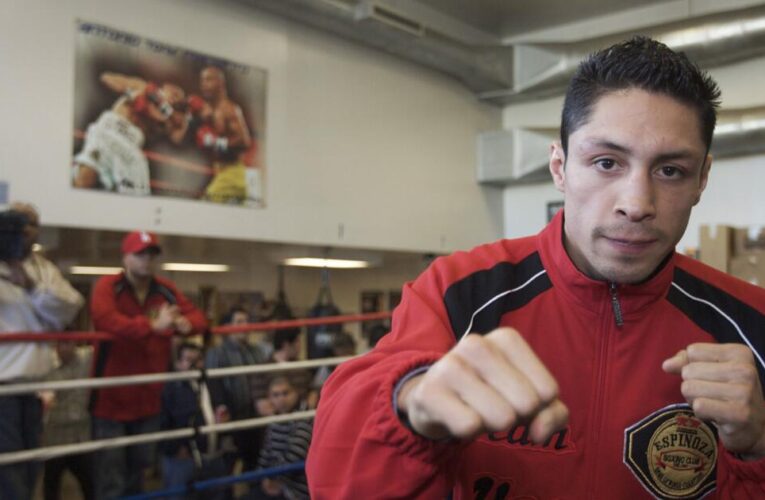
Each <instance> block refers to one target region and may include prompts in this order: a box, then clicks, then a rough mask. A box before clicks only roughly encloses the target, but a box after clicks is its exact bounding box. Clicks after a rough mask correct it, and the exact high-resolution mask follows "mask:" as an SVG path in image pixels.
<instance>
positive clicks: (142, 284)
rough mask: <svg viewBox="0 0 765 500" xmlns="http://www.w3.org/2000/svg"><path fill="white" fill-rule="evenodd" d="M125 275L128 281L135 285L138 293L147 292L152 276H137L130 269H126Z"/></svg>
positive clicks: (134, 287)
mask: <svg viewBox="0 0 765 500" xmlns="http://www.w3.org/2000/svg"><path fill="white" fill-rule="evenodd" d="M125 277H126V278H127V280H128V282H129V283H130V284H131V285H132V286H133V289H134V290H135V291H136V293H139V292H144V293H145V292H146V291H147V290H148V289H149V285H150V284H151V280H152V276H136V275H135V274H133V273H131V272H130V271H127V270H126V271H125Z"/></svg>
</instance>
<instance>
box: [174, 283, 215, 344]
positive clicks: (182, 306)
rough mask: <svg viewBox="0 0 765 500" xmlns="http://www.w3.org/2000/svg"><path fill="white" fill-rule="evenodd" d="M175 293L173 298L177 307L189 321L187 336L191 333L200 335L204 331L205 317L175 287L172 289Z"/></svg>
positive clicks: (205, 327) (205, 326) (205, 325)
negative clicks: (189, 328)
mask: <svg viewBox="0 0 765 500" xmlns="http://www.w3.org/2000/svg"><path fill="white" fill-rule="evenodd" d="M173 292H174V293H175V298H176V300H177V301H178V309H179V310H180V312H181V314H183V315H184V316H186V319H188V320H189V321H190V322H191V332H189V334H188V335H189V336H191V335H201V334H203V333H204V331H205V330H206V329H207V319H206V318H205V315H204V314H203V313H202V311H200V310H199V309H197V307H196V306H195V305H194V304H192V303H191V301H190V300H189V299H188V298H186V296H185V295H183V293H181V291H180V290H178V289H175V290H173Z"/></svg>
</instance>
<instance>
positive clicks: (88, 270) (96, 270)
mask: <svg viewBox="0 0 765 500" xmlns="http://www.w3.org/2000/svg"><path fill="white" fill-rule="evenodd" d="M121 271H122V268H121V267H108V266H72V267H70V268H69V274H95V275H101V274H117V273H119V272H121Z"/></svg>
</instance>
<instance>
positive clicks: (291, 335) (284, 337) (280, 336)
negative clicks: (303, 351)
mask: <svg viewBox="0 0 765 500" xmlns="http://www.w3.org/2000/svg"><path fill="white" fill-rule="evenodd" d="M298 335H300V328H284V329H281V330H276V331H275V332H274V350H275V351H278V350H279V349H281V348H282V347H284V344H292V343H293V342H295V341H296V340H297V338H298Z"/></svg>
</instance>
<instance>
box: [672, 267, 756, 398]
mask: <svg viewBox="0 0 765 500" xmlns="http://www.w3.org/2000/svg"><path fill="white" fill-rule="evenodd" d="M675 285H677V286H675ZM678 286H679V287H680V288H682V289H683V290H685V291H686V292H687V293H688V294H690V295H692V296H694V297H696V298H698V299H701V300H704V301H706V302H708V303H704V302H699V300H694V299H692V298H690V297H688V296H687V295H686V294H684V293H683V292H682V291H680V290H678V288H677V287H678ZM667 300H668V301H669V302H670V303H671V304H672V305H673V306H675V307H677V308H678V309H679V310H680V311H681V312H682V313H683V314H685V315H686V316H687V317H688V319H690V320H691V321H693V322H694V323H695V324H696V325H697V326H698V327H699V328H701V329H702V330H704V331H705V332H707V333H709V334H710V335H712V336H713V337H714V338H715V340H716V341H717V342H719V343H721V344H723V343H739V344H746V342H745V341H744V339H743V338H742V337H741V335H742V334H743V335H744V337H746V338H747V339H748V340H749V342H750V343H751V345H752V347H753V348H754V350H755V351H756V352H757V354H759V355H760V357H762V356H763V353H765V315H763V314H762V313H761V312H759V311H757V310H756V309H754V308H753V307H751V306H749V305H747V304H744V303H743V302H741V301H740V300H738V299H737V298H736V297H734V296H732V295H730V294H729V293H726V292H724V291H722V290H720V289H719V288H716V287H714V286H713V285H711V284H709V283H707V282H706V281H703V280H701V279H699V278H697V277H696V276H693V275H692V274H689V273H688V272H687V271H683V270H682V269H679V268H675V274H674V277H673V286H671V287H670V289H669V293H668V294H667ZM710 304H711V305H710ZM718 309H719V310H718ZM726 316H727V318H726ZM728 318H730V319H728ZM734 323H735V325H734ZM736 326H738V329H740V330H741V334H739V331H738V329H737V328H736ZM755 364H756V365H757V369H758V371H759V373H760V380H761V381H762V382H763V386H765V367H763V366H762V364H761V363H760V362H759V361H758V360H755Z"/></svg>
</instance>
